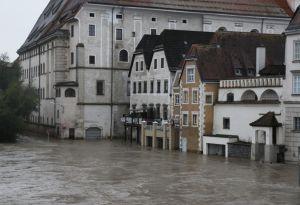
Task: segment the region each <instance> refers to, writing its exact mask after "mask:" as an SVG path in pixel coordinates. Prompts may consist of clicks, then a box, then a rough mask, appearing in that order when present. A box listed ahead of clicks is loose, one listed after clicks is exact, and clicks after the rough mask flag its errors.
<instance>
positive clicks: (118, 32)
mask: <svg viewBox="0 0 300 205" xmlns="http://www.w3.org/2000/svg"><path fill="white" fill-rule="evenodd" d="M116 40H117V41H122V40H123V30H122V29H119V28H117V29H116Z"/></svg>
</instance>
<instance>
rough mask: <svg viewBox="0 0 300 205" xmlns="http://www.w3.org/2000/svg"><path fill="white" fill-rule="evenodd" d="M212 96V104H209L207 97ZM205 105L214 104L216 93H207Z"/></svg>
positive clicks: (210, 103)
mask: <svg viewBox="0 0 300 205" xmlns="http://www.w3.org/2000/svg"><path fill="white" fill-rule="evenodd" d="M208 96H211V102H207V97H208ZM204 100H205V105H213V104H214V93H212V92H207V93H205V99H204Z"/></svg>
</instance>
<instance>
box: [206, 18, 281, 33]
mask: <svg viewBox="0 0 300 205" xmlns="http://www.w3.org/2000/svg"><path fill="white" fill-rule="evenodd" d="M212 24H213V23H212V21H205V22H204V31H209V32H213V28H212ZM217 31H218V32H225V31H229V30H228V29H227V28H226V27H220V28H218V29H217ZM233 31H236V32H245V31H246V30H244V24H243V23H235V24H234V29H233ZM250 32H251V33H259V32H260V31H259V30H258V29H251V30H250ZM265 32H266V33H270V34H273V33H274V32H275V26H274V25H271V24H270V25H266V31H265Z"/></svg>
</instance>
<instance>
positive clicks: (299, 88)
mask: <svg viewBox="0 0 300 205" xmlns="http://www.w3.org/2000/svg"><path fill="white" fill-rule="evenodd" d="M293 94H294V95H299V94H300V73H299V74H293Z"/></svg>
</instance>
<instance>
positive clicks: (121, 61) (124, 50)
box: [118, 48, 129, 63]
mask: <svg viewBox="0 0 300 205" xmlns="http://www.w3.org/2000/svg"><path fill="white" fill-rule="evenodd" d="M121 52H126V55H127V59H126V61H123V60H121ZM118 60H119V62H120V63H128V62H129V52H128V51H127V50H126V49H124V48H123V49H121V50H120V52H119V59H118Z"/></svg>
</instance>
